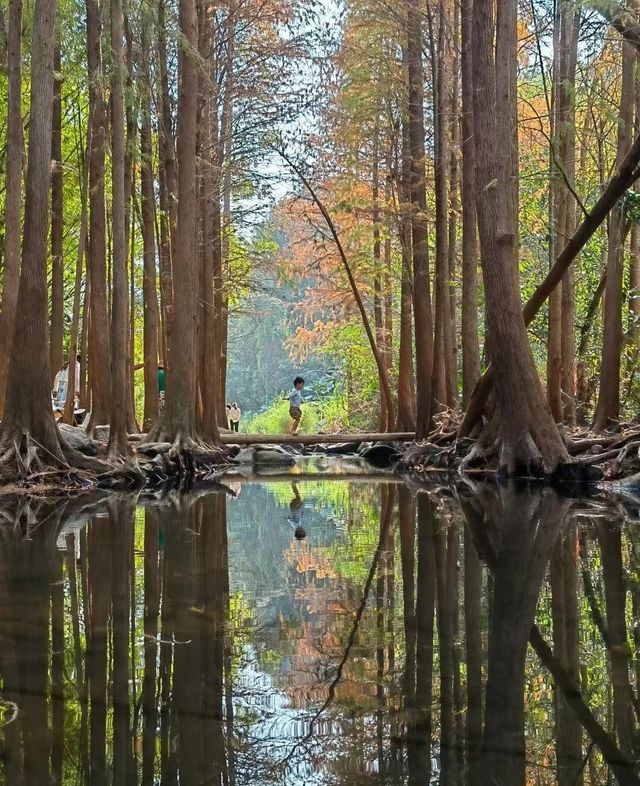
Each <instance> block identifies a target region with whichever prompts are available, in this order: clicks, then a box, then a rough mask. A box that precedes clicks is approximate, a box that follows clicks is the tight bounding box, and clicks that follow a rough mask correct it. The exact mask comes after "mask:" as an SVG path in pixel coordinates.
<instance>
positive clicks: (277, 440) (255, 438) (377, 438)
mask: <svg viewBox="0 0 640 786" xmlns="http://www.w3.org/2000/svg"><path fill="white" fill-rule="evenodd" d="M415 438H416V435H415V434H414V433H413V432H408V431H406V432H396V433H388V434H385V433H379V434H375V433H374V434H234V433H233V432H232V433H228V432H224V433H223V434H221V435H220V441H221V442H222V444H223V445H340V444H342V443H348V442H358V443H360V444H361V443H363V442H413V441H414V439H415Z"/></svg>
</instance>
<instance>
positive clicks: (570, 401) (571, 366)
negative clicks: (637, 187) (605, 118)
mask: <svg viewBox="0 0 640 786" xmlns="http://www.w3.org/2000/svg"><path fill="white" fill-rule="evenodd" d="M562 14H563V23H562V33H563V36H564V37H565V38H566V39H568V43H567V45H566V48H567V50H568V54H567V67H566V71H565V78H564V81H563V84H562V91H563V94H564V101H563V110H564V112H563V115H562V118H561V120H562V132H563V133H562V137H561V141H562V149H561V157H562V159H563V161H564V166H565V174H566V178H567V182H568V185H566V187H565V192H566V194H565V198H566V209H565V227H564V233H563V234H564V237H565V238H567V239H568V238H570V237H571V235H573V233H574V231H575V223H576V201H575V197H574V196H573V194H572V193H571V189H573V188H575V180H576V107H575V87H576V64H577V59H578V37H579V35H580V21H581V13H580V9H576V8H575V4H574V3H573V2H572V1H571V0H567V2H564V3H563V5H562ZM575 322H576V302H575V281H574V271H573V268H569V269H568V270H567V272H566V273H565V275H564V278H563V280H562V346H561V357H562V378H561V387H562V394H563V408H564V417H565V419H566V420H567V421H569V422H570V423H572V424H574V425H575V422H576V384H577V376H576V346H575V343H576V331H575Z"/></svg>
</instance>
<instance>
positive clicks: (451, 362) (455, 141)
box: [445, 3, 461, 408]
mask: <svg viewBox="0 0 640 786" xmlns="http://www.w3.org/2000/svg"><path fill="white" fill-rule="evenodd" d="M460 14H461V9H460V7H459V5H458V3H455V4H454V9H453V36H452V41H450V43H449V48H450V49H451V50H453V51H452V53H451V54H450V57H451V71H452V73H451V79H452V82H453V84H452V86H451V114H450V118H449V125H448V128H449V133H450V135H451V145H450V151H449V160H450V163H449V238H448V241H447V254H448V274H447V296H448V301H449V314H448V317H447V319H446V320H445V328H446V330H447V331H448V337H447V345H448V352H447V355H446V357H445V368H446V372H447V405H448V406H449V407H451V408H455V407H457V406H458V345H457V331H456V321H457V308H456V292H457V287H456V278H457V276H456V265H457V261H458V215H459V213H460V200H459V188H460V169H459V166H458V151H459V149H460V143H461V140H460V114H459V113H460V61H459V55H458V51H459V49H458V47H459V45H460V44H459V41H460Z"/></svg>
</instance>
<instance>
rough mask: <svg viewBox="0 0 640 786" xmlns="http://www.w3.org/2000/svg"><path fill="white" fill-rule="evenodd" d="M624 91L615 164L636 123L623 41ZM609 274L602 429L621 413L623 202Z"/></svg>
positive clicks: (598, 417) (611, 236)
mask: <svg viewBox="0 0 640 786" xmlns="http://www.w3.org/2000/svg"><path fill="white" fill-rule="evenodd" d="M622 53H623V54H622V91H621V95H620V111H619V115H618V148H617V151H616V167H620V165H621V163H622V161H623V160H624V157H625V156H626V155H627V153H628V151H629V147H630V143H631V130H632V127H633V88H634V82H635V80H634V73H633V70H634V65H635V59H636V57H635V55H636V53H635V48H634V47H633V45H632V44H630V43H627V42H624V43H623V44H622ZM607 239H608V254H607V278H606V283H605V292H604V325H603V339H602V362H601V364H600V390H599V393H598V403H597V405H596V412H595V417H594V423H593V427H594V430H596V431H602V430H603V429H604V428H606V426H607V425H608V424H609V423H610V422H612V421H617V420H618V419H619V417H620V355H621V352H622V274H623V262H624V241H625V218H624V214H623V208H622V205H621V204H618V205H616V206H615V207H614V209H613V211H612V213H611V217H610V219H609V232H608V238H607Z"/></svg>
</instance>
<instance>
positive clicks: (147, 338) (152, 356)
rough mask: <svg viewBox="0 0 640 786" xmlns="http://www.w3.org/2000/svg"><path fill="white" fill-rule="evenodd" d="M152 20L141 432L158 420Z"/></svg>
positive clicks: (144, 149) (146, 91)
mask: <svg viewBox="0 0 640 786" xmlns="http://www.w3.org/2000/svg"><path fill="white" fill-rule="evenodd" d="M150 25H151V20H150V19H148V18H145V19H143V20H142V33H141V43H142V50H141V52H140V57H141V80H142V85H141V87H142V95H143V105H142V124H141V128H140V156H141V161H140V188H141V213H142V255H143V267H144V270H143V279H142V297H143V302H144V315H143V327H142V329H143V344H144V416H143V417H144V430H145V431H149V429H150V428H151V426H152V424H153V423H154V422H155V421H156V419H157V417H158V411H159V409H158V406H159V402H158V295H157V283H156V245H155V210H154V203H155V195H154V186H153V183H154V180H153V150H152V141H151V133H152V132H151V80H150V75H149V55H148V50H149V48H150V45H151V35H150V33H151V29H150Z"/></svg>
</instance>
